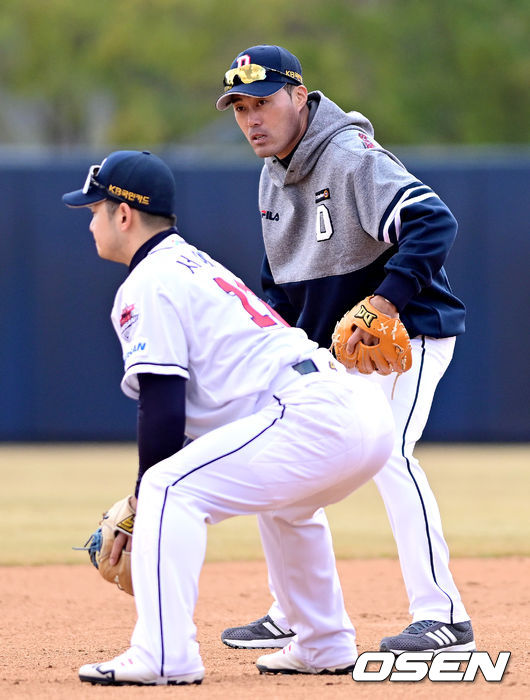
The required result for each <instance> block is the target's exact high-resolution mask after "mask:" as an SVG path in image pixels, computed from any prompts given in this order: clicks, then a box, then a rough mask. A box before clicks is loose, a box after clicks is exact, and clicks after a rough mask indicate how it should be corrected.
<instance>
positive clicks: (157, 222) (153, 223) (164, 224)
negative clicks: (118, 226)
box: [105, 199, 177, 231]
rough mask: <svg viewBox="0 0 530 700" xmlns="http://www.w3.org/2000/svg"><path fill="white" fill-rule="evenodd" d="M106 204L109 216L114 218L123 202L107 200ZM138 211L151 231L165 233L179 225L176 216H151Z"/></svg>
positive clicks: (145, 212)
mask: <svg viewBox="0 0 530 700" xmlns="http://www.w3.org/2000/svg"><path fill="white" fill-rule="evenodd" d="M105 204H106V206H107V210H108V212H109V214H110V215H111V216H112V214H114V213H115V211H116V209H117V208H118V207H119V206H120V204H122V202H119V201H118V200H117V199H106V200H105ZM132 208H134V207H132ZM136 211H137V212H138V213H139V214H140V218H141V219H142V222H143V224H144V225H145V226H147V228H150V229H157V230H158V231H163V230H164V229H166V228H171V227H172V226H174V225H175V224H176V223H177V217H176V216H175V215H174V214H173V216H158V215H157V214H149V212H147V211H140V209H136Z"/></svg>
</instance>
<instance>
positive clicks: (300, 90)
mask: <svg viewBox="0 0 530 700" xmlns="http://www.w3.org/2000/svg"><path fill="white" fill-rule="evenodd" d="M293 102H294V104H295V105H296V107H297V108H298V109H302V108H303V107H305V105H306V104H307V88H306V86H305V85H297V86H296V87H295V89H294V90H293Z"/></svg>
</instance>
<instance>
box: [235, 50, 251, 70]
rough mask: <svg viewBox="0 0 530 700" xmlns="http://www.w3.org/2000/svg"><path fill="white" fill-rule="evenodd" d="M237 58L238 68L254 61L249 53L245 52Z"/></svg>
mask: <svg viewBox="0 0 530 700" xmlns="http://www.w3.org/2000/svg"><path fill="white" fill-rule="evenodd" d="M236 60H237V67H238V68H241V66H249V65H250V64H251V62H252V61H251V60H250V56H249V55H248V53H246V54H244V55H243V56H238V57H237V59H236Z"/></svg>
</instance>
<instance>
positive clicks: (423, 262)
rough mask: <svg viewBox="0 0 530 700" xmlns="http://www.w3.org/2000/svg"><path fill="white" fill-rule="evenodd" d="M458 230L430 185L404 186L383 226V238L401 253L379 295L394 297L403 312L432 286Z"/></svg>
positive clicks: (388, 267) (391, 261)
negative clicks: (422, 292) (395, 245)
mask: <svg viewBox="0 0 530 700" xmlns="http://www.w3.org/2000/svg"><path fill="white" fill-rule="evenodd" d="M456 232H457V223H456V220H455V218H454V216H453V215H452V214H451V212H450V211H449V209H448V207H447V206H446V205H445V204H444V203H443V202H442V200H441V199H440V198H439V197H438V195H436V194H435V193H434V192H433V191H432V190H431V189H430V188H429V187H428V186H427V185H423V184H422V183H420V182H416V183H414V184H411V185H407V186H406V187H404V188H402V189H401V190H400V191H399V192H398V193H397V195H396V196H395V197H394V199H393V200H392V202H391V203H390V205H389V206H388V208H387V210H386V212H385V214H384V216H383V218H382V219H381V223H380V226H379V232H378V238H379V240H384V241H386V242H389V243H393V244H397V252H396V253H395V254H394V255H393V256H392V257H391V258H390V259H389V260H388V261H387V263H386V265H385V271H386V277H385V279H384V280H383V281H382V282H381V284H379V286H378V287H377V289H376V290H375V294H380V295H381V296H383V297H386V298H387V299H390V301H392V302H393V303H394V304H395V306H396V307H397V309H398V311H402V310H403V309H404V307H405V306H406V305H407V303H408V302H409V301H410V299H412V297H414V296H415V295H417V294H418V293H419V292H420V291H421V290H422V289H424V288H425V287H429V286H430V285H431V283H432V281H433V277H434V276H435V275H436V274H437V273H438V272H439V271H440V269H441V268H442V266H443V264H444V262H445V259H446V258H447V255H448V253H449V251H450V249H451V247H452V245H453V243H454V240H455V237H456Z"/></svg>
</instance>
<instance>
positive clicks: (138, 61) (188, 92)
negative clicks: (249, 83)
mask: <svg viewBox="0 0 530 700" xmlns="http://www.w3.org/2000/svg"><path fill="white" fill-rule="evenodd" d="M529 25H530V6H529V5H528V2H527V0H504V2H502V3H499V2H495V0H444V1H443V2H431V1H429V0H400V1H397V0H327V1H326V2H322V0H290V2H285V0H281V2H280V0H266V1H264V0H259V1H258V0H247V1H246V2H245V3H241V2H236V1H235V0H223V1H222V2H221V1H220V0H194V1H193V2H190V0H115V2H114V3H108V2H105V1H104V0H91V2H89V3H74V2H72V1H71V0H46V1H43V0H3V1H2V5H1V7H0V142H1V143H21V142H26V143H28V142H29V143H35V144H39V143H43V144H49V145H63V146H70V145H87V146H92V147H93V146H97V147H101V148H106V147H108V146H109V145H112V146H120V147H126V146H137V145H138V144H139V143H141V144H143V145H146V146H150V147H151V146H153V147H157V146H158V147H159V146H161V145H167V144H173V143H179V142H188V141H190V140H194V138H195V139H204V138H205V136H204V134H205V132H204V131H202V130H203V129H204V128H205V127H206V126H207V125H208V124H210V123H212V124H216V125H219V124H226V123H228V122H226V121H223V117H222V116H220V115H219V114H218V113H216V112H215V108H214V103H215V99H216V98H217V96H218V94H219V92H220V87H221V82H222V76H223V73H224V71H225V70H226V68H227V67H228V66H229V64H230V62H231V61H232V59H233V57H234V56H235V55H236V54H237V53H238V52H239V51H240V50H242V49H243V48H245V47H247V46H251V45H253V44H260V43H274V44H281V45H284V46H287V47H288V48H289V49H290V50H291V51H293V52H294V53H296V54H297V55H298V56H299V58H300V59H301V61H302V65H303V67H304V78H305V81H306V83H307V85H308V87H309V88H310V89H322V90H323V91H324V92H325V93H326V94H327V95H328V96H329V97H330V98H331V99H333V100H335V101H336V102H338V104H340V106H341V107H343V108H344V109H346V110H350V109H358V110H359V111H361V112H364V113H365V114H366V115H367V116H369V117H370V118H371V119H373V120H374V123H375V124H376V126H377V133H376V136H378V137H379V138H380V139H381V140H383V141H384V142H386V143H400V144H427V143H443V144H451V143H456V144H478V143H480V144H482V143H523V142H526V141H528V137H529V124H530V91H529V89H528V86H529V76H530V53H529V48H528V30H529Z"/></svg>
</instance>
